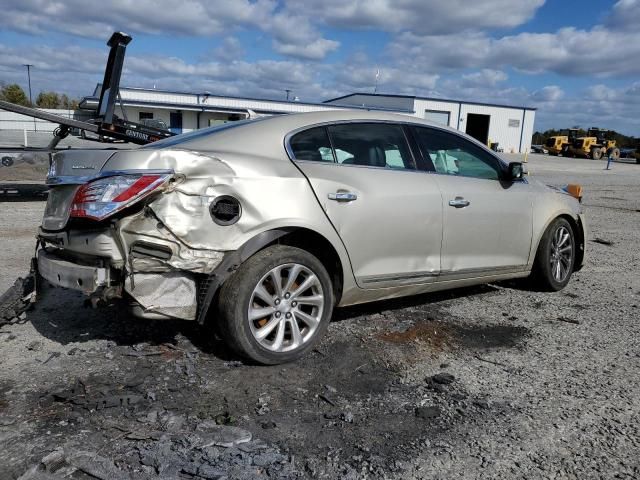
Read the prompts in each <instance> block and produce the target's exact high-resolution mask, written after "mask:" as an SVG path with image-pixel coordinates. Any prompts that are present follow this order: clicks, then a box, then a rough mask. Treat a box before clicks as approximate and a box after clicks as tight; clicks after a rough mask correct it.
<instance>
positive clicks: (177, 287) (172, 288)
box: [37, 217, 224, 320]
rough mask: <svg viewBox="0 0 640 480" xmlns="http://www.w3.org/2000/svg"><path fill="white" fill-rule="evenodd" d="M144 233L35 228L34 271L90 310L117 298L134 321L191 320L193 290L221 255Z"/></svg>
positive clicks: (195, 294) (195, 308)
mask: <svg viewBox="0 0 640 480" xmlns="http://www.w3.org/2000/svg"><path fill="white" fill-rule="evenodd" d="M134 218H135V217H134ZM141 220H142V219H139V220H138V221H139V222H140V221H141ZM145 220H146V219H145ZM129 222H130V219H124V221H123V223H125V224H128V223H129ZM156 223H157V222H156ZM156 223H154V224H153V225H154V227H155V225H156ZM150 233H152V232H149V231H148V230H147V231H144V233H140V234H137V235H134V234H132V233H131V232H130V231H125V232H122V231H121V230H119V229H117V228H108V229H103V230H96V231H93V232H89V231H79V230H75V231H73V230H71V231H63V232H55V233H54V232H44V231H42V230H41V231H40V235H39V239H40V242H41V244H42V245H43V248H41V249H39V250H38V253H37V265H38V270H39V272H40V274H41V275H42V277H43V278H45V279H46V280H47V281H48V282H49V283H50V284H52V285H54V286H58V287H64V288H69V289H73V290H76V291H80V292H82V293H84V294H85V295H87V296H89V299H90V301H91V303H92V304H93V305H94V306H95V305H99V304H103V303H109V302H112V301H114V300H118V299H121V300H125V301H128V302H129V306H130V308H131V311H132V313H133V314H134V315H135V316H137V317H142V318H153V319H166V318H177V319H182V320H195V319H196V318H197V316H198V308H199V303H200V301H201V295H199V293H200V292H199V286H200V285H201V284H202V282H203V279H206V278H208V277H209V275H211V274H212V273H213V272H214V271H215V269H216V267H217V266H218V264H219V263H220V261H221V260H222V258H223V256H224V254H223V253H222V252H216V251H196V252H194V250H192V249H190V248H188V247H186V246H185V245H182V244H180V242H178V241H176V240H175V238H167V237H166V236H162V235H159V234H156V235H153V234H150ZM181 267H182V268H181Z"/></svg>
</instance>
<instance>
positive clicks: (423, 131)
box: [414, 127, 501, 180]
mask: <svg viewBox="0 0 640 480" xmlns="http://www.w3.org/2000/svg"><path fill="white" fill-rule="evenodd" d="M414 133H415V137H416V141H417V142H418V146H419V147H420V150H421V151H422V154H423V156H424V157H425V159H427V160H429V159H430V160H431V163H433V167H434V169H435V171H436V172H437V173H441V174H445V175H460V176H465V177H474V178H484V179H489V180H499V179H500V174H501V167H500V163H499V161H498V160H497V159H495V158H494V157H493V156H492V155H491V154H489V153H487V152H485V151H484V150H483V149H482V148H480V147H478V146H477V145H474V144H473V143H472V142H470V141H469V140H467V139H465V138H463V137H461V136H460V135H456V134H454V133H450V132H445V131H442V130H437V129H432V128H425V127H416V128H415V129H414Z"/></svg>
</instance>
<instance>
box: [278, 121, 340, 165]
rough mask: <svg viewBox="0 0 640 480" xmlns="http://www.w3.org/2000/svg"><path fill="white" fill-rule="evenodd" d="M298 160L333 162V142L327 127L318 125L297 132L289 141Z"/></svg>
mask: <svg viewBox="0 0 640 480" xmlns="http://www.w3.org/2000/svg"><path fill="white" fill-rule="evenodd" d="M289 145H290V146H291V151H292V152H293V156H294V157H295V158H296V160H311V161H314V162H333V161H334V160H333V153H332V152H331V143H330V142H329V137H328V136H327V129H326V128H325V127H316V128H310V129H309V130H305V131H304V132H300V133H296V134H295V135H294V136H293V137H291V140H290V141H289Z"/></svg>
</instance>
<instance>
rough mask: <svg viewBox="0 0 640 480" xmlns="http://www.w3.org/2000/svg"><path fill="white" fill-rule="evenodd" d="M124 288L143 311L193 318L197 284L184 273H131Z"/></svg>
mask: <svg viewBox="0 0 640 480" xmlns="http://www.w3.org/2000/svg"><path fill="white" fill-rule="evenodd" d="M132 276H133V282H132V279H131V277H132ZM124 288H125V291H126V292H127V293H129V294H130V295H131V296H132V297H133V298H134V299H135V300H136V301H137V302H138V303H139V304H140V305H141V306H142V307H143V308H144V310H145V312H150V313H159V314H161V315H167V316H169V317H174V318H181V319H183V320H195V318H196V311H197V309H198V300H197V284H196V281H195V279H194V278H193V277H192V276H191V275H189V274H188V273H186V272H163V273H135V274H133V275H129V276H127V278H126V280H125V286H124Z"/></svg>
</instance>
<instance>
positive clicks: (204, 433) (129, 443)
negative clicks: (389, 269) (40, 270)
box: [0, 155, 640, 479]
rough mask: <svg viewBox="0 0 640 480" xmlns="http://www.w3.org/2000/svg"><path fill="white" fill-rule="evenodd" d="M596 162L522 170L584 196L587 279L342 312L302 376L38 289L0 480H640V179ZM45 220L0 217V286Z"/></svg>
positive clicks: (628, 169)
mask: <svg viewBox="0 0 640 480" xmlns="http://www.w3.org/2000/svg"><path fill="white" fill-rule="evenodd" d="M508 157H509V158H510V159H517V158H518V157H515V156H508ZM604 166H605V163H604V162H601V161H598V162H596V161H592V160H581V159H565V158H553V157H546V156H539V155H530V156H529V164H528V168H529V170H530V173H531V176H532V177H535V178H539V179H542V180H543V181H545V182H546V183H549V184H554V185H562V184H565V183H580V184H582V185H583V186H584V188H585V198H584V202H583V203H584V205H585V208H586V211H587V215H588V221H589V229H590V231H589V235H588V242H587V255H588V257H587V265H586V266H585V268H584V269H583V270H582V271H580V272H578V273H576V274H575V275H574V277H573V278H572V280H571V282H570V284H569V285H568V286H567V288H566V289H565V290H563V291H562V292H558V293H553V294H550V293H541V292H532V291H529V290H527V289H525V288H523V287H522V286H521V285H519V284H515V283H509V282H507V283H501V284H495V285H488V286H482V287H476V288H471V289H461V290H456V291H453V292H445V293H439V294H432V295H423V296H419V297H412V298H407V299H401V300H395V301H391V302H379V303H375V304H370V305H366V306H361V307H358V308H348V309H341V310H338V311H337V312H336V314H335V318H334V321H333V322H332V324H331V326H330V328H329V331H328V334H327V336H326V338H325V339H324V340H323V342H322V343H321V344H320V346H319V348H318V349H316V350H315V351H314V352H312V353H311V354H310V355H308V356H307V357H306V358H304V359H302V360H301V361H299V362H296V363H294V364H289V365H284V366H277V367H256V366H252V365H245V364H243V363H240V362H238V361H237V359H235V358H233V356H231V355H230V354H229V353H228V352H227V351H226V349H225V348H224V345H221V344H220V342H219V341H217V340H216V339H215V337H214V336H213V335H212V334H210V333H208V332H207V331H203V330H201V329H198V328H196V327H194V326H193V325H191V324H188V323H187V322H145V321H140V320H135V319H132V318H130V317H128V316H127V315H126V314H125V313H124V312H122V311H120V310H119V309H116V308H111V309H104V310H91V309H86V308H84V307H83V306H82V298H81V297H80V296H79V295H77V294H75V293H73V292H66V291H62V290H48V291H47V292H46V293H45V294H44V295H43V297H42V298H41V299H40V300H39V302H38V303H37V304H36V305H35V307H34V308H33V309H32V310H30V311H29V312H27V315H26V318H24V319H23V321H22V322H20V323H16V324H11V325H5V326H4V327H1V328H0V365H1V366H2V370H1V373H0V445H2V448H1V449H0V478H9V479H11V478H18V477H20V476H21V475H22V476H23V477H22V478H25V479H27V478H33V479H35V478H189V479H191V478H330V479H334V478H350V479H356V478H402V479H405V478H409V479H414V478H415V479H418V478H425V479H426V478H447V479H448V478H469V479H473V478H504V479H512V478H558V479H565V478H567V479H569V478H579V479H584V478H640V460H638V452H639V451H640V402H638V401H637V399H638V398H640V310H639V305H640V276H639V275H638V271H640V253H639V250H638V248H637V245H638V241H639V237H640V234H639V228H638V225H640V223H639V220H640V165H636V164H630V163H629V164H627V163H622V162H620V163H615V164H614V165H613V168H612V170H609V171H607V170H604ZM43 208H44V205H43V204H42V203H41V202H29V203H21V202H11V203H3V204H2V210H1V213H0V231H1V232H2V249H1V250H0V258H1V259H2V265H3V266H4V268H3V274H2V277H1V278H0V289H4V288H6V287H8V286H9V285H10V284H12V283H13V281H14V280H15V278H16V277H17V276H19V275H21V274H24V273H25V272H26V270H27V268H28V260H29V258H30V256H31V254H32V251H33V245H34V234H35V230H36V228H37V225H38V223H39V219H40V217H41V214H42V210H43ZM65 475H67V477H65Z"/></svg>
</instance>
